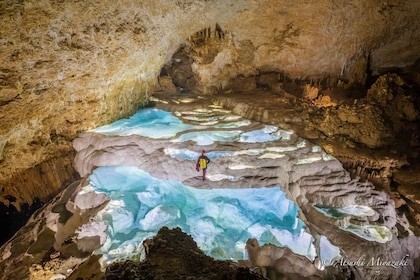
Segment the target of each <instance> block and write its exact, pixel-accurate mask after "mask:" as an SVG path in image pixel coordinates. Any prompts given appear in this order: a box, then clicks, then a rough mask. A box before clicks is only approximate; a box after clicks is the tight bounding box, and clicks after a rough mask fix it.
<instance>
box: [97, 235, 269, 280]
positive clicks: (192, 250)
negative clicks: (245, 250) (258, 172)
mask: <svg viewBox="0 0 420 280" xmlns="http://www.w3.org/2000/svg"><path fill="white" fill-rule="evenodd" d="M144 243H145V244H147V245H145V247H146V259H145V260H144V261H142V262H134V261H125V262H119V263H118V262H117V263H114V264H112V265H111V266H109V267H108V268H107V270H106V273H105V277H106V279H109V280H116V279H139V280H143V279H144V280H160V279H162V280H163V279H173V280H178V279H191V280H193V279H209V280H211V279H214V280H218V279H232V280H234V279H236V280H246V279H249V280H251V279H252V280H259V279H261V280H262V279H266V278H265V277H263V276H262V274H261V273H258V270H257V271H255V270H252V269H249V268H247V267H246V266H241V265H239V264H238V263H234V262H230V261H216V260H214V259H212V258H210V257H208V256H206V255H205V254H204V253H203V252H202V251H201V250H199V249H198V247H197V244H196V243H195V242H194V240H193V239H192V238H191V236H189V235H187V234H185V233H183V232H182V231H181V230H180V229H179V228H175V229H172V230H169V229H168V228H167V227H163V228H161V229H160V230H159V232H158V234H157V235H156V236H154V237H153V238H152V239H148V240H145V241H144Z"/></svg>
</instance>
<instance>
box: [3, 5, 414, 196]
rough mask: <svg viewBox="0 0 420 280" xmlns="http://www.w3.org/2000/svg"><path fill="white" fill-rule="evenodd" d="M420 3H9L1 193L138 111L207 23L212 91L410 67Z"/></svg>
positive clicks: (354, 77)
mask: <svg viewBox="0 0 420 280" xmlns="http://www.w3.org/2000/svg"><path fill="white" fill-rule="evenodd" d="M419 6H420V5H419V3H418V1H415V0H410V1H405V2H400V1H391V0H390V1H381V2H375V1H368V2H366V1H352V2H348V1H317V2H316V3H315V2H314V3H308V2H307V1H291V0H288V1H281V2H278V1H269V0H263V1H256V0H241V1H203V0H196V1H193V0H180V1H163V0H160V1H129V0H126V1H122V2H121V1H110V0H105V1H88V2H84V1H47V0H40V1H35V0H27V1H2V2H1V3H0V17H1V28H0V58H1V61H2V62H1V66H0V119H1V122H0V178H1V179H0V183H1V184H2V185H4V186H7V188H5V189H4V191H3V195H2V198H0V199H2V200H4V198H3V196H4V195H6V194H8V193H9V192H10V191H9V185H10V184H9V183H7V182H11V181H13V180H15V179H14V178H15V177H16V176H18V174H21V172H24V171H25V170H28V169H31V168H33V167H34V166H37V165H38V164H40V163H42V162H44V161H45V160H48V159H51V158H53V157H54V156H55V155H56V153H61V154H66V153H67V154H68V153H70V151H71V150H72V148H71V145H70V141H71V140H72V139H74V138H75V136H76V135H77V134H78V133H79V132H80V131H84V130H88V129H91V128H94V127H96V126H98V125H101V124H105V123H108V122H110V121H112V120H115V119H117V118H121V117H124V116H128V115H130V114H131V113H133V112H134V111H135V110H136V109H137V108H138V106H139V105H140V104H142V103H144V102H145V101H146V100H147V98H148V97H149V96H150V95H151V94H152V92H153V90H154V89H155V88H156V80H157V76H158V75H159V73H160V70H161V68H162V66H163V65H164V63H171V57H172V55H173V53H174V52H175V51H176V50H177V49H178V47H179V46H180V45H181V44H182V43H185V42H188V40H190V41H191V39H194V34H196V33H197V32H200V31H202V30H205V29H206V28H209V27H211V28H212V30H216V31H218V33H217V36H220V37H219V39H223V45H222V47H223V48H221V51H220V52H215V50H214V49H207V50H204V51H209V52H210V53H211V52H213V53H214V55H210V56H209V60H207V61H201V62H200V63H199V62H195V64H193V67H195V68H194V71H195V73H196V74H197V75H198V77H200V82H201V84H202V88H203V89H210V91H211V92H213V89H217V88H218V87H223V86H224V85H225V84H226V81H227V80H228V79H231V78H235V77H241V76H244V77H246V76H249V75H252V74H255V73H258V71H269V70H276V71H282V72H284V73H286V74H287V75H288V76H290V77H294V78H310V79H320V78H324V77H326V76H333V77H335V78H337V79H339V78H340V79H346V80H349V81H350V82H363V80H364V79H365V75H366V71H367V70H369V71H372V72H380V71H381V69H385V68H389V67H400V68H407V67H410V66H411V65H412V64H413V63H414V62H415V61H416V60H417V59H418V57H419V53H418V50H417V48H415V46H416V44H417V43H418V41H419V38H420V35H419V32H418V30H420V28H418V27H419V26H418V25H419V22H418V19H417V17H418V14H419ZM216 24H217V25H216ZM217 26H218V28H216V27H217ZM220 31H222V32H220ZM221 34H223V36H221ZM202 35H203V36H204V37H203V38H206V34H205V33H202ZM207 35H208V34H207ZM191 36H192V38H191ZM196 39H198V40H200V38H196ZM195 42H196V43H197V44H198V43H199V42H198V41H195ZM34 187H36V186H34V185H31V184H30V183H28V184H26V185H14V186H13V188H14V189H15V191H16V192H23V191H24V190H25V188H34ZM24 199H25V200H28V199H29V198H24ZM18 200H21V198H19V199H18ZM18 202H19V201H18ZM18 202H17V203H18Z"/></svg>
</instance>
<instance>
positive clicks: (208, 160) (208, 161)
mask: <svg viewBox="0 0 420 280" xmlns="http://www.w3.org/2000/svg"><path fill="white" fill-rule="evenodd" d="M206 160H207V164H209V163H210V159H209V158H208V157H207V156H206Z"/></svg>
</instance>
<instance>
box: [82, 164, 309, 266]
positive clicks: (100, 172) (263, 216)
mask: <svg viewBox="0 0 420 280" xmlns="http://www.w3.org/2000/svg"><path fill="white" fill-rule="evenodd" d="M89 180H90V184H91V186H92V187H93V188H94V189H95V190H96V191H97V192H104V193H106V194H107V195H108V197H109V198H110V199H111V202H110V204H109V205H108V206H107V208H106V209H105V210H104V211H102V212H101V213H100V215H99V216H98V218H99V219H101V220H103V221H105V222H106V223H107V225H108V229H107V234H108V237H109V242H110V244H108V246H107V247H106V248H103V249H102V251H101V253H104V254H107V253H108V252H110V253H111V255H112V254H114V253H113V252H112V251H113V250H120V251H122V252H121V255H120V256H119V257H120V258H123V256H124V254H125V252H124V250H125V249H124V248H125V247H127V245H129V244H133V243H134V244H139V243H141V242H142V241H143V239H144V238H146V237H150V236H153V235H155V234H156V233H157V231H158V230H159V229H160V228H161V227H162V226H168V227H170V228H174V227H180V228H181V229H182V230H183V231H184V232H186V233H187V234H190V235H191V236H192V237H193V238H194V240H195V241H196V242H197V244H198V246H199V248H201V249H202V250H203V251H204V252H205V253H207V254H208V255H210V256H212V257H214V258H216V259H234V260H238V259H243V258H244V257H245V249H244V244H245V242H246V240H247V239H248V238H251V237H253V238H257V239H259V241H260V243H261V244H264V243H271V244H276V245H279V246H285V245H287V246H289V247H290V248H292V249H293V250H294V251H296V252H297V253H300V254H303V255H308V256H312V255H313V252H312V246H311V241H312V239H311V237H310V236H309V235H308V234H305V233H304V232H303V227H304V224H303V222H302V221H301V220H299V219H298V218H297V216H298V207H297V206H296V205H295V204H294V203H293V202H292V201H290V200H288V199H287V198H286V195H285V193H284V192H282V191H281V189H280V187H273V188H264V187H261V188H246V189H196V188H193V187H189V186H186V185H183V184H182V183H180V182H177V181H172V180H160V179H157V178H154V177H152V176H150V175H149V174H148V173H146V172H145V171H143V170H140V169H138V168H136V167H129V166H113V167H99V168H97V169H96V170H95V171H94V172H93V174H92V175H91V176H89ZM129 247H130V246H129Z"/></svg>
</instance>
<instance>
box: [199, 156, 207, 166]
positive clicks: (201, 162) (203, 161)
mask: <svg viewBox="0 0 420 280" xmlns="http://www.w3.org/2000/svg"><path fill="white" fill-rule="evenodd" d="M200 168H201V169H204V168H207V160H206V159H205V158H203V157H201V158H200Z"/></svg>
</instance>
